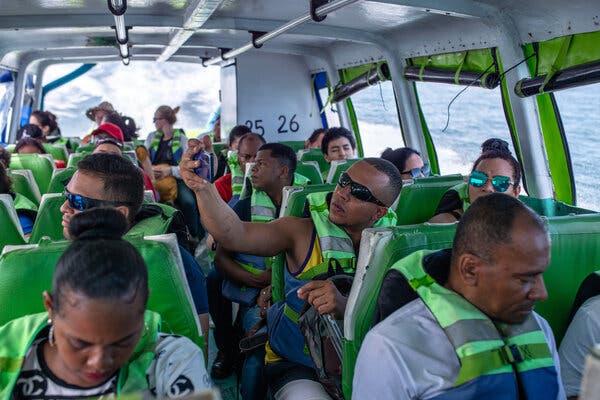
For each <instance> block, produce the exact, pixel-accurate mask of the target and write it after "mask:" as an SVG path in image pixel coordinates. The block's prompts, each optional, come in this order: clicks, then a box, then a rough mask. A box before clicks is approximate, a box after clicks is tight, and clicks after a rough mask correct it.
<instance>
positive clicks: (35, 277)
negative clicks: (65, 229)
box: [0, 237, 203, 346]
mask: <svg viewBox="0 0 600 400" xmlns="http://www.w3.org/2000/svg"><path fill="white" fill-rule="evenodd" d="M173 238H174V237H169V239H170V240H171V241H173V240H174V239H173ZM127 240H129V241H130V242H131V243H132V244H133V245H134V246H135V247H136V249H137V250H138V251H139V252H140V254H141V255H142V257H143V258H144V261H145V262H146V265H147V266H148V279H149V286H150V297H149V299H148V307H147V308H148V309H149V310H152V311H156V312H158V313H160V314H161V316H162V318H163V325H164V326H163V329H166V331H167V332H172V333H175V334H179V335H183V336H187V337H189V338H190V339H192V340H193V341H194V342H195V343H197V344H198V345H200V346H203V338H202V337H201V336H200V333H199V330H198V325H197V323H196V321H197V316H196V315H195V309H194V308H193V306H192V302H191V296H190V295H189V288H188V287H187V282H186V281H185V274H183V270H182V269H180V265H181V259H180V255H179V252H178V248H177V246H176V244H175V247H173V244H172V243H171V244H167V243H164V242H159V241H155V240H144V239H142V238H137V237H136V238H127ZM69 244H70V242H68V241H58V242H48V241H44V242H42V243H41V244H40V245H39V246H35V247H32V246H23V247H21V248H18V249H16V250H14V251H10V252H7V253H5V254H3V255H2V256H0V274H1V275H2V279H1V280H0V325H3V324H5V323H6V322H8V321H10V320H12V319H15V318H18V317H20V316H23V315H26V314H32V313H37V312H42V311H44V306H43V302H42V293H43V291H44V290H47V291H50V290H51V286H52V274H53V273H54V267H55V265H56V263H57V261H58V259H59V257H60V256H61V255H62V253H63V252H64V251H65V249H66V248H67V246H68V245H69ZM173 249H175V250H176V253H174V250H173ZM178 257H179V260H178ZM15 293H18V294H19V295H18V296H15Z"/></svg>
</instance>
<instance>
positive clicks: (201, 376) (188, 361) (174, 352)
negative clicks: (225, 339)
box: [11, 333, 212, 400]
mask: <svg viewBox="0 0 600 400" xmlns="http://www.w3.org/2000/svg"><path fill="white" fill-rule="evenodd" d="M46 340H47V339H46V338H45V337H44V338H41V339H37V340H36V341H34V343H33V344H32V346H31V347H30V348H29V351H28V352H27V355H26V357H25V361H24V362H23V366H22V368H21V373H20V374H19V378H18V379H17V383H16V385H15V388H14V390H13V393H12V397H11V398H12V399H13V400H25V399H27V400H29V399H41V400H44V399H83V398H113V397H114V392H115V389H116V384H117V378H118V372H117V373H115V374H114V375H113V376H112V377H111V378H109V379H108V380H107V381H106V382H104V383H102V384H100V385H98V386H96V387H93V388H81V387H77V386H73V385H69V384H67V383H66V382H64V381H62V380H60V379H59V378H58V377H56V376H55V375H54V374H53V373H52V372H51V371H50V370H49V369H48V367H47V366H46V363H45V362H44V360H43V357H42V356H41V354H42V348H43V346H42V344H43V343H44V342H45V341H46ZM155 354H156V356H155V358H154V360H153V361H152V363H151V364H150V366H149V367H148V369H147V370H146V375H147V378H148V383H149V387H148V389H147V390H146V391H144V393H146V394H151V395H153V396H158V397H176V396H181V395H185V394H189V393H193V392H198V391H202V390H206V389H209V388H210V387H211V386H212V383H211V381H210V378H209V377H208V374H207V372H206V368H205V367H204V356H203V353H202V350H200V348H199V347H198V346H196V345H195V344H194V343H193V342H192V341H191V340H189V339H188V338H186V337H180V336H174V335H167V334H162V333H160V334H159V335H158V340H157V343H156V349H155Z"/></svg>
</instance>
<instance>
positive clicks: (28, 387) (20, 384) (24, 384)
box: [15, 371, 48, 397]
mask: <svg viewBox="0 0 600 400" xmlns="http://www.w3.org/2000/svg"><path fill="white" fill-rule="evenodd" d="M47 389H48V380H47V378H46V377H44V376H43V375H42V374H41V371H23V372H22V373H21V375H20V376H19V379H18V380H17V384H16V387H15V390H16V393H19V394H21V395H22V396H23V397H32V396H41V395H43V394H45V393H46V390H47Z"/></svg>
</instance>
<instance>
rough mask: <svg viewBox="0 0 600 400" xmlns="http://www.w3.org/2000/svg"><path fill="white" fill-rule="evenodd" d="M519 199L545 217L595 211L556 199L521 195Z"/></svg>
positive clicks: (592, 212)
mask: <svg viewBox="0 0 600 400" xmlns="http://www.w3.org/2000/svg"><path fill="white" fill-rule="evenodd" d="M519 200H521V201H522V202H523V203H524V204H526V205H527V206H529V207H530V208H531V209H533V210H534V211H535V212H537V213H538V214H539V215H543V216H546V217H559V216H565V215H576V214H594V213H596V211H592V210H587V209H585V208H580V207H575V206H571V205H569V204H566V203H563V202H562V201H557V200H554V199H536V198H535V197H529V196H523V195H521V196H519Z"/></svg>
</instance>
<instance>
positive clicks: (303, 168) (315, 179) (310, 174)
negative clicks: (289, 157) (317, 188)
mask: <svg viewBox="0 0 600 400" xmlns="http://www.w3.org/2000/svg"><path fill="white" fill-rule="evenodd" d="M296 172H297V173H299V174H300V175H304V176H305V177H307V178H308V179H310V183H311V185H320V184H323V177H322V176H321V171H320V170H319V167H318V166H316V165H314V164H307V163H298V165H297V166H296Z"/></svg>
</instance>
